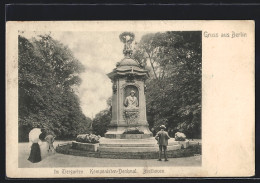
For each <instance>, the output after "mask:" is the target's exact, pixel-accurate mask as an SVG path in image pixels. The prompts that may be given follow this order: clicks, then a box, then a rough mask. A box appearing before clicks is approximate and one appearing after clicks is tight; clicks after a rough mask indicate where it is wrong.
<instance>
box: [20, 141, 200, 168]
mask: <svg viewBox="0 0 260 183" xmlns="http://www.w3.org/2000/svg"><path fill="white" fill-rule="evenodd" d="M62 143H65V142H64V141H56V142H55V143H54V146H57V145H58V144H62ZM40 147H41V156H42V161H41V162H39V163H31V162H30V161H28V160H27V158H28V157H29V153H30V148H29V143H19V156H18V158H19V168H36V167H38V168H39V167H50V168H55V167H144V166H146V167H147V166H148V167H158V166H201V156H193V157H186V158H170V159H169V160H170V161H168V162H164V161H161V162H160V161H157V160H156V159H149V160H142V159H107V158H92V157H82V156H73V155H65V154H59V153H54V154H52V153H49V154H48V152H47V144H46V142H43V143H42V145H41V146H40Z"/></svg>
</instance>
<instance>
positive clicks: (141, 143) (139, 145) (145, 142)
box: [98, 134, 189, 152]
mask: <svg viewBox="0 0 260 183" xmlns="http://www.w3.org/2000/svg"><path fill="white" fill-rule="evenodd" d="M138 135H140V134H138ZM188 146H189V141H188V140H186V141H175V140H174V139H170V140H169V141H168V146H167V150H177V149H182V148H187V147H188ZM98 151H99V152H158V144H157V141H156V140H155V139H154V138H153V137H150V138H146V139H138V140H136V139H108V138H101V139H100V142H99V147H98Z"/></svg>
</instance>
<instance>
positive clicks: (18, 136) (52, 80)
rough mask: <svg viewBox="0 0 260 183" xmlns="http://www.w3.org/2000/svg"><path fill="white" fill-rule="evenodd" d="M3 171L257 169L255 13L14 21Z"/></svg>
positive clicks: (67, 174) (243, 172) (86, 174)
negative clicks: (223, 17)
mask: <svg viewBox="0 0 260 183" xmlns="http://www.w3.org/2000/svg"><path fill="white" fill-rule="evenodd" d="M6 26H7V29H6V176H7V177H10V178H54V177H55V178H71V177H79V178H93V177H232V176H236V177H245V176H253V175H254V174H255V80H254V78H255V71H254V63H255V23H254V21H250V20H247V21H245V20H241V21H238V20H237V21H195V20H194V21H42V22H33V21H27V22H26V21H24V22H14V21H13V22H12V21H9V22H7V23H6Z"/></svg>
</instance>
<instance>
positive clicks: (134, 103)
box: [125, 90, 138, 109]
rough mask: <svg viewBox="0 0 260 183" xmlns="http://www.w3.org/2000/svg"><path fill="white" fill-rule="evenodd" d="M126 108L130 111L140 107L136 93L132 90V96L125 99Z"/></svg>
mask: <svg viewBox="0 0 260 183" xmlns="http://www.w3.org/2000/svg"><path fill="white" fill-rule="evenodd" d="M125 106H126V107H127V108H128V109H134V108H137V107H138V100H137V98H136V96H135V91H134V90H132V91H131V92H130V95H129V96H128V97H126V99H125Z"/></svg>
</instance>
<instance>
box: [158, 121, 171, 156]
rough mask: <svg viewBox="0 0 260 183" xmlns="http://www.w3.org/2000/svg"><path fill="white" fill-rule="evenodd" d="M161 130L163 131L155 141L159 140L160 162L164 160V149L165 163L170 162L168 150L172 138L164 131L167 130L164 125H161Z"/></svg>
mask: <svg viewBox="0 0 260 183" xmlns="http://www.w3.org/2000/svg"><path fill="white" fill-rule="evenodd" d="M160 129H161V130H160V131H159V132H158V133H157V134H156V136H155V139H156V140H157V142H158V145H159V159H158V161H162V159H161V155H162V149H163V153H164V159H165V161H168V159H167V154H166V150H167V145H168V139H170V137H169V135H168V133H167V132H166V131H164V130H166V127H165V126H164V125H161V126H160Z"/></svg>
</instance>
